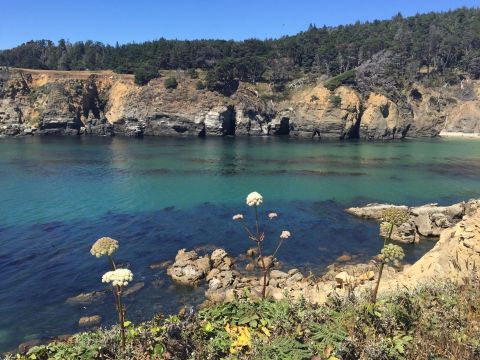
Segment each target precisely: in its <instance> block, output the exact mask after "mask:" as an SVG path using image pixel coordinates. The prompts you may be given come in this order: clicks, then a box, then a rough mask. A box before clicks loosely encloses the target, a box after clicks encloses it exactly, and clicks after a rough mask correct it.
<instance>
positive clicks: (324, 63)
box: [0, 8, 480, 90]
mask: <svg viewBox="0 0 480 360" xmlns="http://www.w3.org/2000/svg"><path fill="white" fill-rule="evenodd" d="M382 50H390V51H391V52H392V53H393V54H394V59H393V60H392V61H393V62H394V63H395V68H396V69H397V70H395V71H396V72H398V74H402V75H405V72H410V73H412V72H414V71H418V69H420V68H421V67H428V68H430V69H434V70H435V71H436V72H438V73H444V72H448V71H452V70H454V69H455V70H461V71H463V72H466V73H468V74H470V76H472V77H474V78H479V77H480V9H478V8H472V9H468V8H461V9H458V10H454V11H449V12H443V13H435V12H432V13H428V14H418V15H415V16H411V17H403V16H402V15H401V14H397V15H396V16H394V17H393V18H392V19H390V20H382V21H380V20H375V21H372V22H365V23H361V22H357V23H355V24H351V25H345V26H344V25H341V26H336V27H325V26H324V27H317V26H315V25H310V27H309V28H308V30H306V31H303V32H301V33H299V34H297V35H294V36H284V37H282V38H279V39H267V40H257V39H249V40H245V41H232V40H230V41H228V40H193V41H188V40H166V39H163V38H162V39H158V40H154V41H147V42H143V43H140V44H136V43H130V44H125V45H119V44H118V43H117V44H116V45H115V46H112V45H105V44H102V43H100V42H95V41H85V42H83V41H80V42H75V43H70V42H68V41H65V40H63V39H62V40H60V41H58V43H54V42H53V41H50V40H39V41H29V42H27V43H24V44H22V45H20V46H18V47H15V48H13V49H9V50H3V51H0V65H4V66H12V67H23V68H33V69H56V70H100V69H111V70H114V71H116V72H119V73H134V74H136V75H138V76H137V77H138V79H140V81H138V82H139V83H145V82H148V80H149V79H151V78H152V77H155V76H158V71H159V70H160V69H205V70H207V71H208V75H207V85H208V86H209V87H210V88H212V89H215V88H221V87H222V86H224V85H225V84H229V83H230V82H232V81H236V80H242V81H248V82H251V83H255V82H257V81H260V80H264V81H269V82H271V83H272V84H273V85H274V87H275V88H276V89H278V90H281V89H282V87H283V85H284V84H285V82H286V81H288V80H291V79H293V78H296V77H298V76H300V75H301V74H306V73H313V74H324V75H326V76H329V77H334V76H336V75H339V74H342V73H345V72H348V71H351V70H352V69H355V68H356V67H358V66H359V65H361V64H362V63H365V62H367V61H368V60H370V59H371V58H372V56H374V55H375V54H377V53H379V52H381V51H382ZM138 79H137V80H138Z"/></svg>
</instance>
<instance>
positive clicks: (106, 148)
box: [0, 137, 480, 351]
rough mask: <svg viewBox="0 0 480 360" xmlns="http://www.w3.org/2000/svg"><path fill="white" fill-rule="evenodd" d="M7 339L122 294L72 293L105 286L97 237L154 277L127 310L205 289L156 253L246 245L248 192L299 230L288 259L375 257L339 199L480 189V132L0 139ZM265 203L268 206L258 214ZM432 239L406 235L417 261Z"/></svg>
mask: <svg viewBox="0 0 480 360" xmlns="http://www.w3.org/2000/svg"><path fill="white" fill-rule="evenodd" d="M0 154H1V155H0V200H1V201H2V202H1V204H2V207H1V216H0V272H1V273H2V276H1V277H0V289H1V291H0V304H1V307H0V351H6V350H9V349H12V348H14V347H15V346H16V345H17V344H18V343H20V342H22V341H26V340H28V339H31V338H41V339H48V338H49V337H51V336H55V335H59V334H62V333H72V332H75V331H78V330H79V329H78V328H77V325H76V323H77V322H78V318H79V317H81V316H85V315H91V314H101V315H102V316H104V322H103V324H104V325H108V324H111V323H112V322H113V321H114V313H113V305H112V304H110V302H109V300H110V299H109V298H107V299H106V300H105V301H104V302H103V301H100V302H98V303H95V304H92V305H87V306H86V307H83V306H72V305H67V304H65V299H66V298H67V297H69V296H74V295H76V294H78V293H80V292H85V291H92V290H101V289H102V284H101V283H100V281H99V278H100V277H101V274H102V273H103V272H104V271H105V270H106V264H104V263H103V262H102V261H101V260H97V259H95V258H93V257H92V256H90V255H89V252H88V251H89V248H90V245H91V243H93V242H94V241H95V240H96V239H97V238H98V237H100V236H105V235H108V236H112V237H115V238H117V239H118V240H119V241H120V243H121V249H120V251H119V253H118V256H119V260H120V262H123V263H125V264H127V265H128V266H130V267H131V269H132V270H133V272H134V273H135V278H136V280H138V281H144V282H145V284H146V285H145V287H144V288H143V289H142V290H141V291H140V292H139V293H138V295H136V296H132V297H130V298H128V300H127V303H128V306H129V310H128V315H129V316H128V317H129V318H131V319H133V320H136V321H139V320H141V319H145V318H148V317H149V316H151V315H152V314H153V313H155V312H158V311H166V312H168V311H175V310H176V309H177V308H178V307H179V306H180V305H181V304H195V303H198V302H201V301H202V293H203V291H202V290H201V289H199V290H197V291H192V290H190V289H185V288H181V287H178V286H175V285H173V284H172V283H171V282H170V281H169V279H168V278H167V277H166V276H165V274H164V273H163V272H161V271H159V270H151V269H150V268H149V266H148V265H149V264H151V263H153V262H156V261H161V260H166V259H171V258H173V257H174V255H175V253H176V251H177V250H178V249H180V248H182V247H187V248H193V247H202V246H203V247H208V246H223V247H225V248H227V250H228V251H230V252H231V253H232V254H233V255H238V254H240V253H242V252H244V251H245V250H246V249H247V248H248V247H249V246H250V244H249V243H248V242H247V240H245V239H244V238H243V235H242V232H241V229H239V228H238V227H237V226H238V224H235V223H234V222H233V221H231V216H232V215H233V214H235V213H239V212H245V211H248V209H247V208H246V205H245V197H246V195H247V194H248V193H249V192H251V191H254V190H255V191H258V192H260V193H262V194H263V196H264V206H262V210H263V211H264V213H267V212H269V211H277V212H278V213H279V219H278V222H277V224H278V228H274V226H273V225H272V224H269V227H268V228H267V230H269V231H272V232H274V231H277V232H278V230H280V229H285V228H288V229H289V230H290V231H291V232H292V233H293V234H294V236H293V238H292V239H291V241H290V240H289V243H287V244H286V245H285V247H284V248H283V249H282V251H281V252H280V254H279V257H280V258H281V260H282V261H283V262H284V263H285V265H286V266H298V267H301V268H302V269H304V270H313V271H315V272H321V271H322V269H323V268H324V266H326V265H327V264H328V263H330V262H331V261H333V260H334V259H335V258H336V257H338V256H339V255H341V254H343V253H345V252H348V253H351V254H354V255H357V256H358V260H360V261H361V260H366V259H368V258H370V257H371V256H372V255H374V254H376V253H377V252H378V250H379V247H380V244H381V243H380V242H379V241H378V237H377V231H378V228H377V226H378V225H377V224H375V223H373V222H369V221H362V220H360V219H355V218H352V217H350V216H348V215H347V214H345V213H344V211H343V209H344V208H345V207H348V206H352V205H359V204H364V203H366V202H372V201H381V202H393V203H402V204H408V205H417V204H422V203H426V202H440V203H445V204H447V203H451V202H454V201H458V200H466V199H469V198H472V197H478V196H479V195H480V177H479V175H480V142H478V141H475V140H452V139H445V140H441V139H428V140H405V141H398V142H386V143H382V142H378V143H366V142H317V141H293V140H288V139H278V138H251V139H228V138H225V139H160V138H145V139H123V138H88V137H81V138H47V137H45V138H40V137H32V138H22V139H1V141H0ZM263 215H265V214H263ZM430 246H431V243H429V242H427V241H426V242H424V243H422V244H421V245H419V246H413V247H412V246H410V247H408V248H407V249H406V250H407V253H408V258H407V261H410V262H411V261H414V260H415V259H417V258H418V257H419V256H421V254H422V253H423V252H425V251H426V249H428V248H429V247H430Z"/></svg>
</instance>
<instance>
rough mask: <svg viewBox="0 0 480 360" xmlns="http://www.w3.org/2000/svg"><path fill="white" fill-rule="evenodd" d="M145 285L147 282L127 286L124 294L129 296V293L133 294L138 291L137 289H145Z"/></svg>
mask: <svg viewBox="0 0 480 360" xmlns="http://www.w3.org/2000/svg"><path fill="white" fill-rule="evenodd" d="M144 286H145V283H144V282H138V283H136V284H134V285H132V286H130V287H128V288H126V289H125V290H124V291H123V296H129V295H132V294H133V293H136V292H137V291H140V290H141V289H143V288H144Z"/></svg>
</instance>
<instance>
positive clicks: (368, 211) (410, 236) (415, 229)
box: [346, 200, 480, 243]
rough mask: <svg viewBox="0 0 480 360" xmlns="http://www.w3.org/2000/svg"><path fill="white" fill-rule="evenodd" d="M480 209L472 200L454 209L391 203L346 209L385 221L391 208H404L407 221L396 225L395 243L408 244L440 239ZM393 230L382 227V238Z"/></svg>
mask: <svg viewBox="0 0 480 360" xmlns="http://www.w3.org/2000/svg"><path fill="white" fill-rule="evenodd" d="M479 207H480V200H470V201H468V202H461V203H458V204H453V205H451V206H438V205H437V204H427V205H423V206H418V207H410V208H409V207H407V206H397V205H390V204H368V205H366V206H363V207H353V208H349V209H346V212H347V213H349V214H352V215H354V216H358V217H362V218H366V219H373V220H376V221H379V222H381V221H382V215H383V212H384V211H385V210H386V209H388V208H397V209H402V210H405V211H407V212H408V215H409V219H408V221H407V222H405V223H403V224H401V225H399V226H394V228H393V232H392V240H394V241H402V242H407V243H413V242H418V241H419V239H420V238H421V237H439V236H440V234H441V232H442V231H443V230H444V229H446V228H449V227H451V226H453V225H455V224H456V223H458V222H459V221H460V220H462V218H463V217H464V216H465V215H469V214H471V213H472V212H473V211H475V210H476V209H477V208H479ZM388 232H389V229H387V227H386V226H385V225H384V226H382V224H381V225H380V235H381V236H384V237H385V236H388V235H387V233H388Z"/></svg>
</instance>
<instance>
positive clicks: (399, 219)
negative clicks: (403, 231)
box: [382, 207, 409, 226]
mask: <svg viewBox="0 0 480 360" xmlns="http://www.w3.org/2000/svg"><path fill="white" fill-rule="evenodd" d="M408 219H409V216H408V211H407V210H404V209H400V208H394V207H392V208H389V209H386V210H385V211H384V212H383V214H382V220H383V221H384V222H387V223H389V224H393V225H396V226H400V225H402V224H403V223H406V222H407V221H408Z"/></svg>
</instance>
